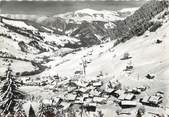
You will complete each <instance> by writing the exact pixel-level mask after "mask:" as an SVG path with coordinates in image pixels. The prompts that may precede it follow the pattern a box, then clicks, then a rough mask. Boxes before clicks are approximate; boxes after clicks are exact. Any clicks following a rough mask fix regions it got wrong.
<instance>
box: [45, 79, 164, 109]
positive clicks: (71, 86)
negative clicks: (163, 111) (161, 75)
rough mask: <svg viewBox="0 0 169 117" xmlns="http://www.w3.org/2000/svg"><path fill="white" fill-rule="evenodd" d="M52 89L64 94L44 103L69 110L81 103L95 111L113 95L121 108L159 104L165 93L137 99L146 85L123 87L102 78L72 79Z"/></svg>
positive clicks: (116, 82) (85, 107)
mask: <svg viewBox="0 0 169 117" xmlns="http://www.w3.org/2000/svg"><path fill="white" fill-rule="evenodd" d="M55 89H57V91H56V90H55ZM50 90H53V92H54V91H55V92H56V93H57V94H59V93H60V92H61V93H62V94H64V95H58V96H57V97H53V98H51V99H43V100H42V103H43V104H44V105H48V106H55V107H57V108H59V109H62V110H69V109H71V108H73V107H74V105H79V108H83V109H85V110H87V111H92V112H95V111H96V109H97V105H103V104H107V103H108V99H109V98H110V97H111V96H113V97H114V98H115V99H116V103H117V104H118V105H119V106H120V107H121V108H132V107H136V106H137V105H138V104H140V103H141V104H143V105H148V106H159V104H160V103H162V99H163V93H162V92H160V91H159V92H157V93H155V94H154V95H152V96H145V97H142V98H141V99H137V97H138V95H140V94H141V93H142V92H144V91H145V90H146V87H144V86H142V87H137V88H132V89H130V88H128V89H122V86H121V83H120V82H119V81H108V82H106V83H105V82H103V81H101V80H92V81H84V80H82V79H71V80H65V81H62V82H61V83H58V84H57V85H55V86H54V87H53V88H51V89H50ZM112 102H115V100H112Z"/></svg>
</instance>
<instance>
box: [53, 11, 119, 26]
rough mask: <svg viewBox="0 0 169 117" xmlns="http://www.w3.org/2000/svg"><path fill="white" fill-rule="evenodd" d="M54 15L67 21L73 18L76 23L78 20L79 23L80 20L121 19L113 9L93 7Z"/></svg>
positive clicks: (105, 20)
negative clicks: (94, 8) (98, 9)
mask: <svg viewBox="0 0 169 117" xmlns="http://www.w3.org/2000/svg"><path fill="white" fill-rule="evenodd" d="M55 17H61V18H63V19H65V20H67V21H71V20H73V21H75V22H77V23H78V22H79V23H81V22H82V21H88V22H92V21H104V22H109V21H116V20H122V18H120V16H119V14H118V13H117V12H115V11H107V10H102V11H96V10H93V9H82V10H77V11H75V12H70V13H65V14H60V15H56V16H55Z"/></svg>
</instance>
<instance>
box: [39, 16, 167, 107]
mask: <svg viewBox="0 0 169 117" xmlns="http://www.w3.org/2000/svg"><path fill="white" fill-rule="evenodd" d="M159 16H160V15H159ZM157 17H158V16H157ZM153 20H156V18H154V19H153ZM163 21H164V22H163V26H162V27H160V28H158V29H157V30H156V32H150V31H146V32H145V34H143V35H142V36H139V37H133V38H131V39H130V40H128V41H126V42H125V43H121V44H119V45H117V46H116V47H113V43H114V42H109V43H106V44H102V45H97V46H93V47H91V48H84V49H83V50H81V51H79V52H76V53H72V54H69V55H67V56H64V57H62V58H60V57H56V58H54V59H53V61H51V62H49V63H48V64H47V66H50V68H51V69H47V70H46V71H44V72H43V73H42V74H40V75H39V76H41V77H42V76H54V75H56V74H59V75H60V76H63V77H64V76H65V77H68V78H71V77H73V76H74V75H75V74H74V73H75V72H76V71H81V70H83V65H82V60H86V61H87V67H86V75H85V78H86V79H90V80H91V79H97V78H98V77H97V75H98V74H99V73H100V71H101V72H102V73H103V77H99V79H102V80H103V81H107V80H113V79H114V80H119V81H120V82H121V83H122V84H123V87H138V86H142V85H144V86H149V87H150V88H149V89H147V92H148V94H149V95H150V94H153V93H155V92H156V91H164V92H166V93H165V97H166V98H165V99H164V105H165V106H168V105H169V100H168V98H167V97H168V96H169V93H168V89H169V87H168V86H169V83H168V80H169V78H168V74H169V53H168V51H169V40H168V38H169V32H168V30H169V16H166V17H165V19H163ZM158 39H159V40H161V41H162V42H161V43H156V42H157V40H158ZM126 52H128V53H129V54H130V57H131V58H130V59H127V60H121V58H122V57H123V55H124V53H126ZM126 66H133V69H132V70H130V71H125V69H126ZM56 71H57V72H56ZM147 74H155V79H154V80H148V79H147V78H146V77H145V76H146V75H147Z"/></svg>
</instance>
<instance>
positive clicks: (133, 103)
mask: <svg viewBox="0 0 169 117" xmlns="http://www.w3.org/2000/svg"><path fill="white" fill-rule="evenodd" d="M119 105H120V106H121V107H122V108H132V107H136V106H137V102H136V101H121V102H120V104H119Z"/></svg>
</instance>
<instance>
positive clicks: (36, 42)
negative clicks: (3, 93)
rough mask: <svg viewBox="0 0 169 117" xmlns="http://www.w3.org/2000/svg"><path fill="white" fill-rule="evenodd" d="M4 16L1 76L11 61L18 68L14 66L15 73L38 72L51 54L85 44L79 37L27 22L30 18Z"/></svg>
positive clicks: (0, 43)
mask: <svg viewBox="0 0 169 117" xmlns="http://www.w3.org/2000/svg"><path fill="white" fill-rule="evenodd" d="M0 18H1V20H0V21H1V22H0V61H2V62H1V64H0V66H1V68H2V69H1V72H0V76H4V74H5V70H6V69H7V66H8V64H12V66H13V65H15V66H16V67H17V68H14V67H12V69H14V72H15V73H16V72H19V71H20V72H21V73H22V72H24V71H27V72H28V71H29V72H31V71H34V72H35V71H36V70H40V69H41V68H40V67H42V66H41V64H42V63H45V62H48V61H49V60H48V57H49V56H51V55H55V56H58V50H59V48H64V47H69V48H70V49H71V48H77V47H78V46H80V44H81V43H80V42H79V40H78V39H75V38H72V37H68V36H65V35H57V34H54V33H53V32H52V31H50V29H48V28H46V27H44V26H42V28H43V29H45V30H48V31H47V32H42V31H41V29H39V28H37V27H39V25H36V26H34V25H35V24H33V25H31V24H32V23H29V24H27V22H26V21H22V20H14V19H9V18H4V17H0ZM11 61H12V62H11ZM17 64H18V65H17ZM21 64H25V66H27V67H24V65H23V66H22V65H21ZM22 67H24V68H25V69H22ZM26 68H27V69H26ZM42 68H43V69H44V67H42ZM41 70H42V69H41ZM37 73H39V72H37ZM26 74H27V73H26ZM29 74H30V73H29Z"/></svg>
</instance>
